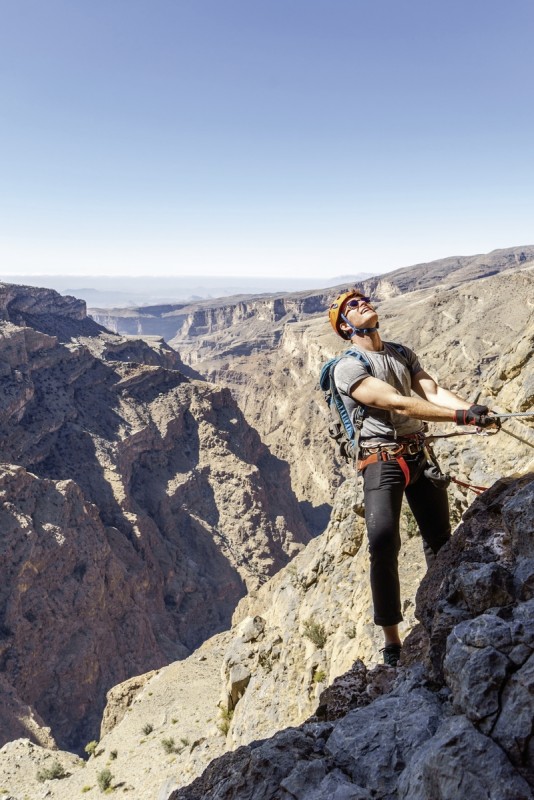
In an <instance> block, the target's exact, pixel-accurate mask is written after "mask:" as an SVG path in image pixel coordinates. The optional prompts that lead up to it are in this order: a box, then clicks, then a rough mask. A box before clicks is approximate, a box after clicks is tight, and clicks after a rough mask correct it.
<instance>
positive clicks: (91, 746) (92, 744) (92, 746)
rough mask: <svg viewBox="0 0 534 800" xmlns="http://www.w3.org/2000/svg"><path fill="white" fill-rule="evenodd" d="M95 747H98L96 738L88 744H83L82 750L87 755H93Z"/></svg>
mask: <svg viewBox="0 0 534 800" xmlns="http://www.w3.org/2000/svg"><path fill="white" fill-rule="evenodd" d="M97 747H98V742H97V741H96V739H93V741H92V742H89V743H88V744H86V745H85V747H84V750H85V752H86V753H87V755H88V756H94V754H95V752H96V748H97Z"/></svg>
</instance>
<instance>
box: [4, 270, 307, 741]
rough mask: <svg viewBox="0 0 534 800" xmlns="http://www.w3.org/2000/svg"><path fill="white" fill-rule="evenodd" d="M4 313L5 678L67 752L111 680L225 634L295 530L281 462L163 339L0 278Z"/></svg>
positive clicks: (87, 734) (291, 547)
mask: <svg viewBox="0 0 534 800" xmlns="http://www.w3.org/2000/svg"><path fill="white" fill-rule="evenodd" d="M0 313H1V315H2V316H3V322H2V323H1V324H0V442H1V446H2V461H3V464H2V468H1V470H0V495H1V500H2V505H1V508H0V520H1V524H0V529H1V531H2V539H1V550H0V560H1V569H2V576H3V580H2V584H1V586H0V659H1V665H2V672H3V676H4V678H5V680H6V681H7V683H8V684H11V686H13V687H16V695H17V698H16V699H17V703H19V704H22V705H24V704H26V706H28V709H29V710H28V713H27V714H26V718H27V719H28V720H30V719H37V720H41V722H42V723H43V725H44V727H49V728H50V729H51V734H50V735H51V736H52V737H53V738H54V739H55V740H56V741H57V742H58V743H59V744H61V745H63V746H69V747H71V748H80V747H82V746H83V745H84V744H85V743H86V742H87V741H88V739H90V738H94V736H95V734H96V733H97V730H98V726H99V723H100V717H101V713H102V709H103V706H104V703H105V694H106V691H107V690H108V689H109V688H110V687H111V686H113V685H114V684H116V683H119V682H120V681H122V680H124V679H126V678H128V677H130V676H132V675H135V674H138V673H141V672H146V670H147V669H152V668H156V667H160V666H162V665H164V664H167V663H169V662H170V661H172V660H174V659H176V658H181V657H183V656H184V655H187V653H189V652H190V651H191V649H193V648H195V647H196V646H198V645H199V644H200V643H201V642H202V641H203V640H204V639H205V638H206V637H207V636H209V635H211V634H213V633H214V632H216V631H218V630H221V629H223V628H225V627H226V626H227V625H228V622H229V620H230V616H231V614H232V611H233V609H234V608H235V605H236V603H237V601H238V600H239V598H240V597H241V596H243V594H244V593H245V591H246V587H247V586H248V587H249V588H254V587H256V586H257V585H258V584H259V583H261V582H262V581H264V580H265V579H266V578H267V577H268V576H269V575H271V574H273V573H274V572H276V571H277V570H278V569H279V568H280V567H281V566H282V565H283V564H285V563H287V561H288V560H289V559H290V558H291V557H292V556H293V555H294V554H295V553H296V552H297V551H298V550H299V549H300V548H301V547H302V546H303V544H304V543H305V542H306V541H308V540H309V534H308V532H307V529H306V527H305V524H304V522H303V518H302V515H301V512H300V508H299V505H298V503H297V500H296V498H295V496H294V494H293V493H292V491H291V486H290V481H289V477H288V469H287V465H286V464H284V463H283V462H282V461H280V460H279V459H277V458H275V457H273V456H272V455H271V454H270V453H269V451H268V450H267V448H266V447H265V446H264V444H263V443H262V442H261V440H260V438H259V436H258V434H257V433H256V431H254V430H253V429H252V428H251V427H250V426H249V425H248V424H247V423H246V421H245V419H244V418H243V415H242V413H241V412H240V410H239V408H238V407H237V405H236V404H235V402H234V400H233V399H232V397H231V395H230V393H229V391H228V390H226V389H223V388H220V387H214V386H212V385H210V384H207V383H205V382H199V381H195V380H192V379H190V378H188V377H187V376H186V375H185V374H184V373H183V371H181V370H180V369H179V367H180V364H181V362H180V360H179V358H178V357H177V355H176V354H175V353H173V351H172V350H171V349H170V348H169V347H168V346H167V345H165V344H164V343H163V342H161V341H155V342H154V341H153V342H152V343H150V344H147V343H146V342H144V341H141V340H139V339H137V340H133V339H124V338H123V337H119V336H116V335H113V334H109V333H108V332H105V331H103V330H102V329H101V328H100V326H98V325H96V323H94V322H93V321H92V320H90V319H88V318H87V317H86V316H85V308H84V304H83V303H81V302H80V301H77V300H74V298H62V297H60V296H59V295H57V294H55V293H54V292H50V291H46V290H45V291H41V290H36V289H29V288H25V287H14V286H5V285H4V286H3V287H2V291H1V292H0ZM59 697H60V698H61V702H60V703H58V698H59ZM12 718H13V725H14V727H13V728H11V727H10V726H7V727H3V729H2V731H1V737H2V741H7V740H8V739H9V738H11V737H12V736H14V735H20V730H21V725H20V724H19V723H16V724H15V716H13V715H12ZM43 725H41V727H43ZM28 726H29V727H28V729H27V731H28V734H29V735H33V731H34V730H35V725H33V727H32V725H30V724H29V723H28ZM47 735H49V734H46V733H43V734H42V736H41V737H40V738H39V736H37V737H34V739H36V740H37V741H40V740H43V737H44V738H46V736H47Z"/></svg>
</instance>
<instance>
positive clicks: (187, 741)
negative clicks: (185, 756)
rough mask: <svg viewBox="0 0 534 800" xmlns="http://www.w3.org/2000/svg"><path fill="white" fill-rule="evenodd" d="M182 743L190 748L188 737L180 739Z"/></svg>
mask: <svg viewBox="0 0 534 800" xmlns="http://www.w3.org/2000/svg"><path fill="white" fill-rule="evenodd" d="M180 742H181V743H182V744H183V746H184V747H189V745H190V744H191V742H190V741H189V739H188V738H187V736H184V737H183V738H182V739H180Z"/></svg>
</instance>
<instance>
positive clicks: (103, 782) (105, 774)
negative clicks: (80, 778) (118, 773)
mask: <svg viewBox="0 0 534 800" xmlns="http://www.w3.org/2000/svg"><path fill="white" fill-rule="evenodd" d="M96 780H97V783H98V785H99V787H100V791H101V792H105V791H106V789H109V787H110V786H111V781H112V780H113V775H112V774H111V772H110V771H109V769H107V767H106V769H103V770H102V772H99V773H98V776H97V779H96Z"/></svg>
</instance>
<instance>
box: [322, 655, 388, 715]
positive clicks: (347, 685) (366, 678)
mask: <svg viewBox="0 0 534 800" xmlns="http://www.w3.org/2000/svg"><path fill="white" fill-rule="evenodd" d="M394 681H395V672H394V671H393V670H391V669H389V667H386V666H384V665H381V664H379V665H378V666H377V667H375V668H374V669H373V670H368V669H367V667H366V666H365V664H364V663H363V661H360V659H357V660H356V661H355V662H354V664H353V665H352V667H351V669H350V670H349V671H348V672H346V673H345V674H344V675H340V676H339V677H338V678H335V680H334V681H333V682H332V684H331V685H330V686H328V688H327V689H325V690H324V692H321V695H320V697H319V706H318V707H317V710H316V712H315V714H314V716H313V717H311V718H310V720H309V722H331V721H332V720H335V719H340V718H341V717H344V716H345V715H346V714H348V712H349V711H352V709H354V708H362V707H363V706H367V705H369V703H371V702H372V701H373V700H374V699H375V698H376V697H379V696H380V695H382V694H387V693H388V692H389V690H390V689H391V688H392V686H393V683H394Z"/></svg>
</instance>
